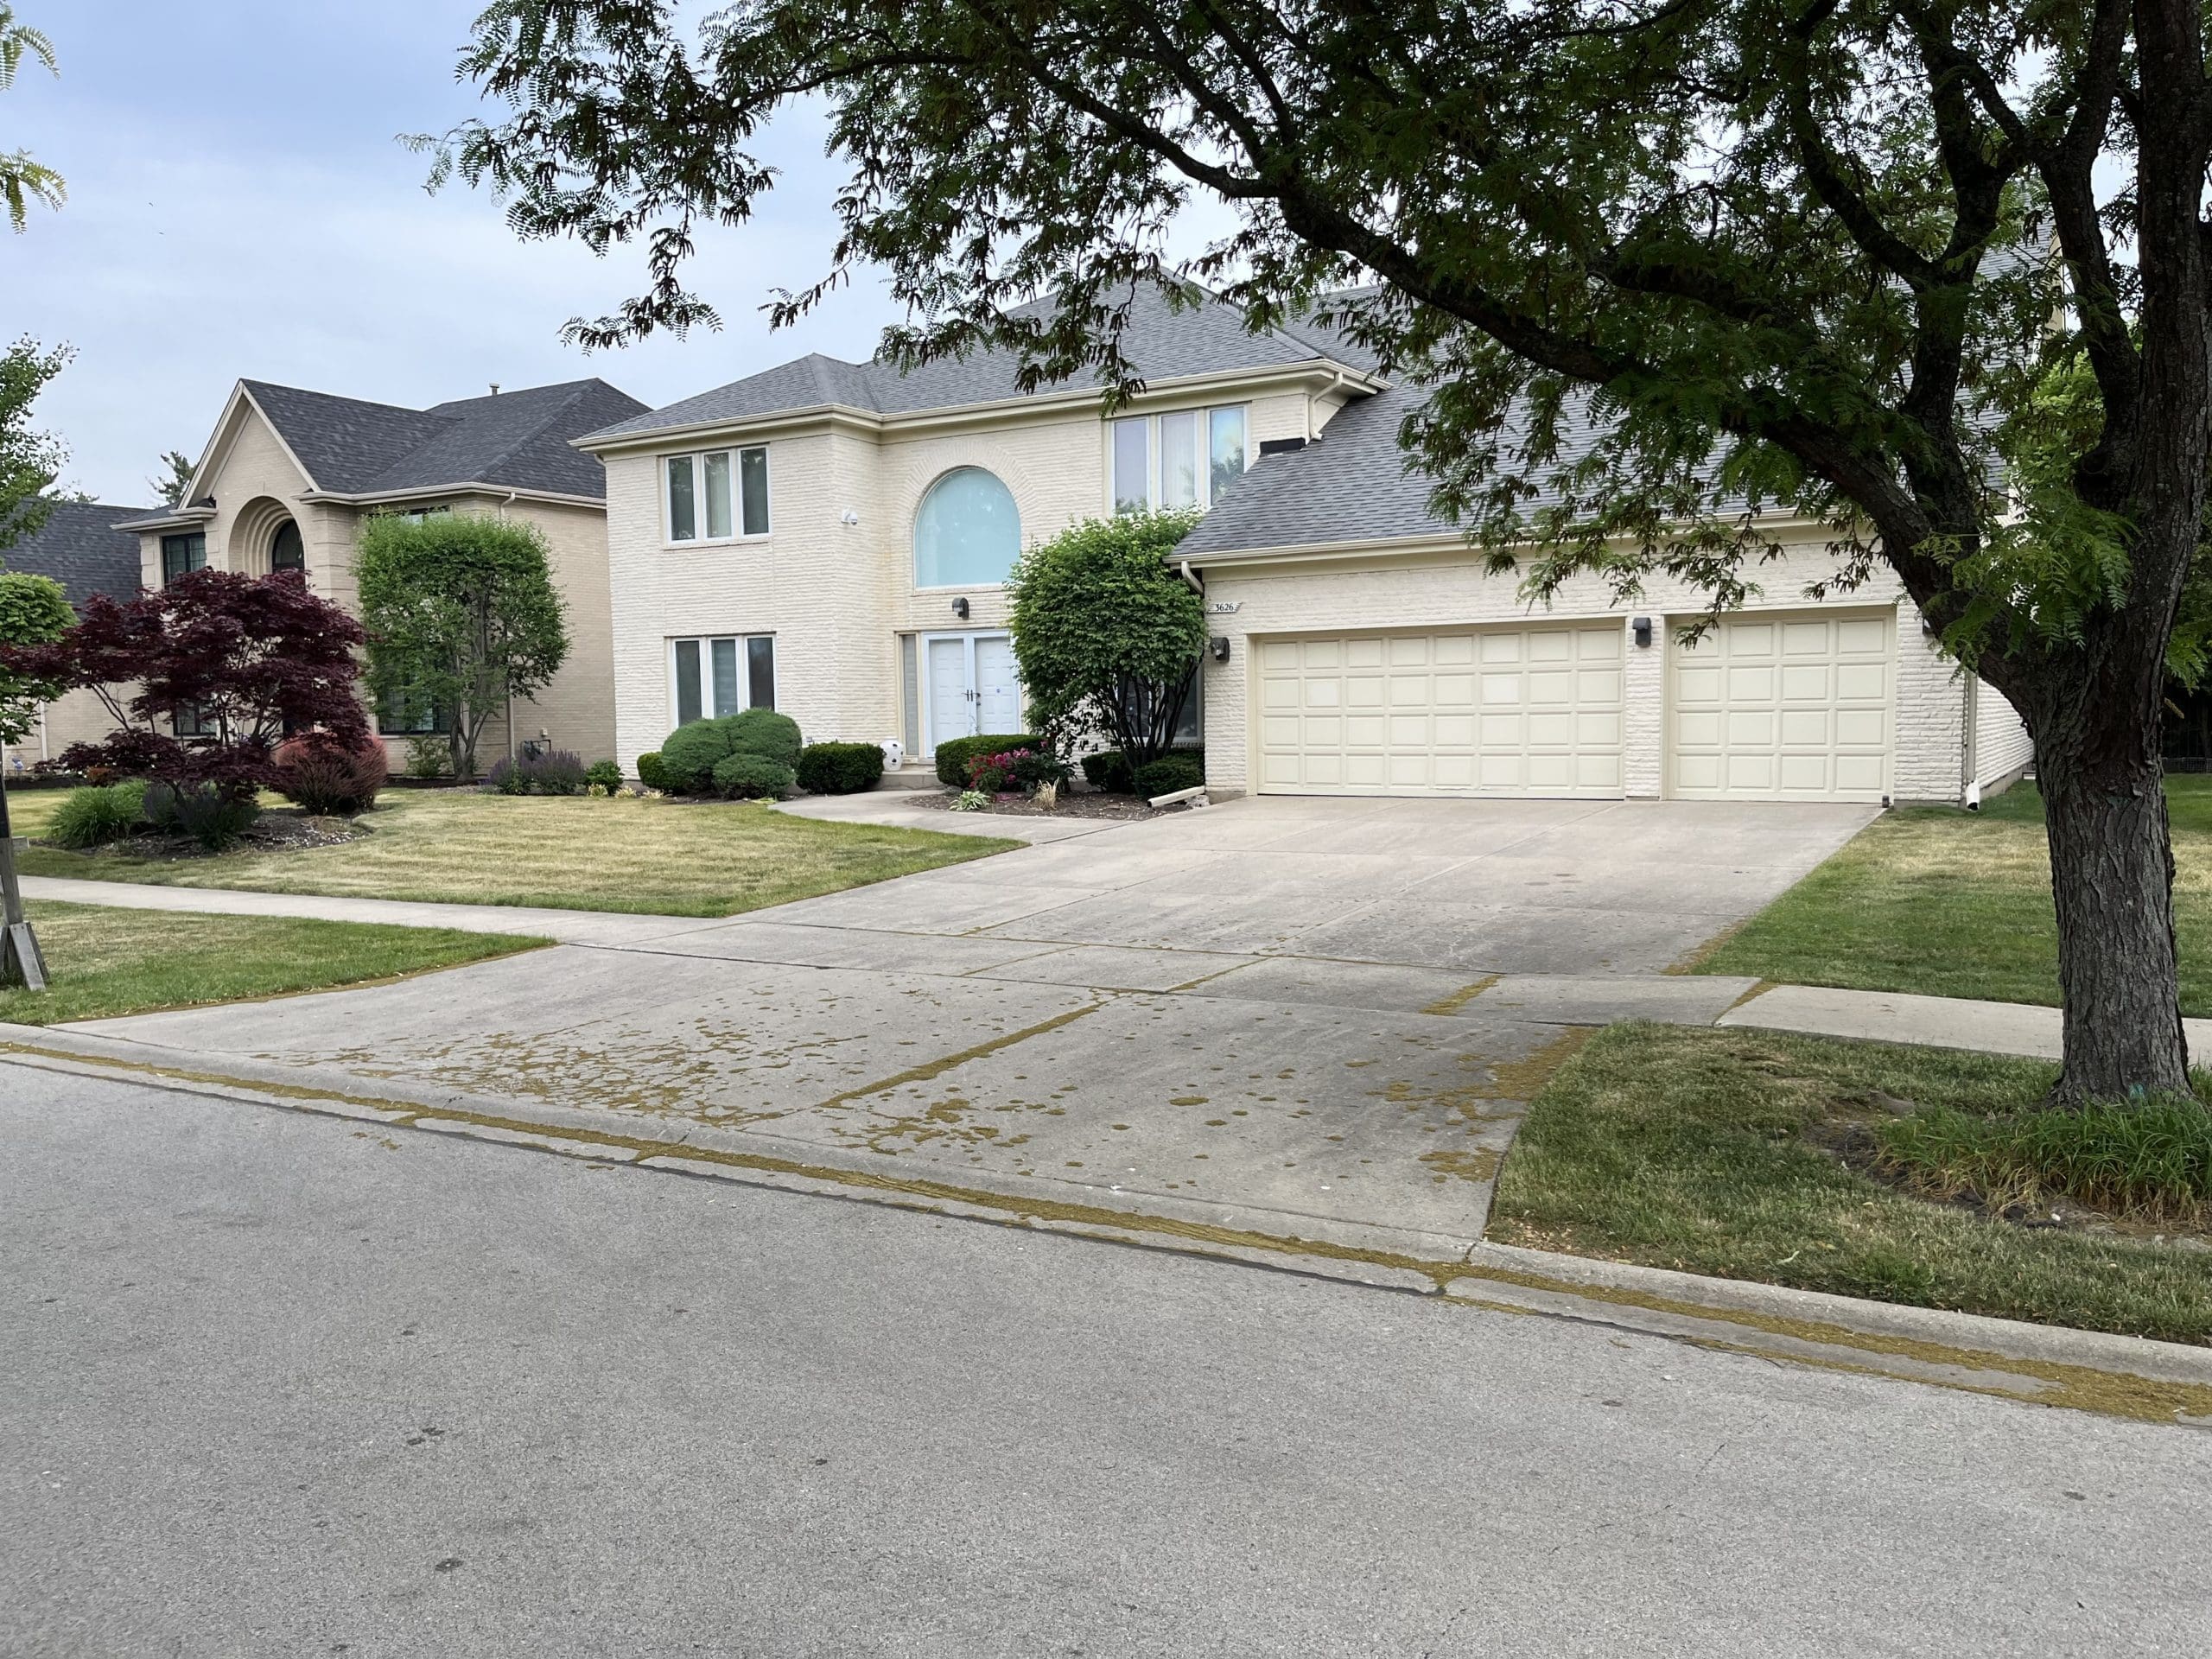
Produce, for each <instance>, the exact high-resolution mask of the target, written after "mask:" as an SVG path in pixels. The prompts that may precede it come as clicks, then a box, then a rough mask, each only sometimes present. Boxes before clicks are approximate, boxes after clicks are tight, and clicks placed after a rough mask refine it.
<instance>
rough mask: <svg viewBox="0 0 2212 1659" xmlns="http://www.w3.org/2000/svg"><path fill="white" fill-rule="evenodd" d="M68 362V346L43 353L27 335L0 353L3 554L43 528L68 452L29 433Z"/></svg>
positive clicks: (0, 527)
mask: <svg viewBox="0 0 2212 1659" xmlns="http://www.w3.org/2000/svg"><path fill="white" fill-rule="evenodd" d="M68 361H69V350H68V348H67V346H57V347H55V348H54V350H53V351H50V352H48V351H42V350H41V349H40V347H39V344H38V342H37V341H36V340H32V339H30V338H29V336H28V335H26V336H25V337H24V338H22V339H21V340H17V341H16V343H15V344H14V345H13V346H10V347H8V349H7V350H6V351H5V352H0V552H4V551H5V550H7V549H9V548H11V547H13V546H15V545H16V543H18V542H20V541H22V540H23V539H24V538H25V537H29V536H32V535H35V534H36V533H37V532H38V531H40V530H41V529H42V528H43V527H44V526H45V524H46V519H47V513H48V505H47V497H46V492H47V489H48V486H50V485H51V484H52V483H53V482H54V477H55V475H56V474H58V473H60V470H61V463H62V461H63V460H64V458H65V452H64V451H63V449H62V448H61V444H60V441H59V440H57V439H55V438H54V437H53V436H51V435H48V434H47V433H44V432H34V431H33V430H31V427H30V413H31V405H32V404H35V403H36V402H37V401H38V395H39V393H40V392H41V391H45V390H46V384H47V382H48V381H49V380H51V379H53V378H54V376H55V375H57V374H59V373H60V372H61V371H62V369H63V368H64V367H65V366H66V365H67V363H68Z"/></svg>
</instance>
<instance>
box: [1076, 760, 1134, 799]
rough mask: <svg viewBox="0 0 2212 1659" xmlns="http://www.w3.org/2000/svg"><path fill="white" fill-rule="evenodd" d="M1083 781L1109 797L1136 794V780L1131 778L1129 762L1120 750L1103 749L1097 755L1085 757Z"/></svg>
mask: <svg viewBox="0 0 2212 1659" xmlns="http://www.w3.org/2000/svg"><path fill="white" fill-rule="evenodd" d="M1083 780H1084V782H1085V783H1087V784H1089V785H1090V786H1091V787H1092V788H1093V789H1096V790H1103V791H1104V792H1105V793H1107V794H1109V795H1134V794H1135V792H1136V787H1137V785H1136V779H1134V778H1132V777H1130V776H1129V763H1128V760H1127V758H1126V757H1124V756H1123V755H1122V752H1121V751H1120V750H1119V749H1101V750H1100V751H1099V752H1098V753H1096V754H1086V755H1084V757H1083Z"/></svg>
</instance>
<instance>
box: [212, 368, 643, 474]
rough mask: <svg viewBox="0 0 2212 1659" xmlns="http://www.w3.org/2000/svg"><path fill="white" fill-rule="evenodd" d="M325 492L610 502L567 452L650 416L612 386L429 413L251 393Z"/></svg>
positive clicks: (595, 466) (596, 384) (572, 386)
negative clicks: (523, 493) (466, 487)
mask: <svg viewBox="0 0 2212 1659" xmlns="http://www.w3.org/2000/svg"><path fill="white" fill-rule="evenodd" d="M243 384H244V385H245V389H246V391H248V392H249V393H251V396H252V397H253V400H254V402H255V403H256V404H258V405H259V406H260V408H261V410H262V412H263V413H264V414H265V415H266V416H268V417H269V419H270V423H271V424H272V425H274V426H275V427H276V428H277V431H278V432H279V433H280V434H281V435H283V440H284V442H286V443H287V444H288V445H289V446H290V448H291V450H292V453H293V454H296V455H297V456H298V457H299V458H300V464H301V465H302V467H306V468H307V469H308V476H309V479H310V480H311V481H312V482H313V484H314V485H315V487H316V488H317V489H320V490H329V491H334V492H336V493H340V494H344V495H369V494H377V493H383V492H385V491H390V490H417V489H421V490H434V489H440V488H443V487H446V486H450V485H457V484H504V485H505V486H508V487H509V488H510V489H524V490H543V491H548V492H550V493H555V494H560V495H582V496H594V497H604V496H605V495H606V493H607V476H606V470H605V469H604V468H603V467H601V465H600V463H599V461H597V460H596V459H595V458H594V457H593V456H590V455H588V454H582V453H581V452H579V451H577V450H575V449H573V448H570V447H569V439H571V438H575V437H580V436H582V435H583V434H584V433H586V432H589V431H591V430H593V429H594V428H597V427H601V426H604V425H606V424H607V423H608V422H609V421H617V420H622V419H625V418H626V417H628V416H633V415H636V414H638V413H639V412H640V411H641V410H644V408H645V405H644V404H641V403H639V401H638V400H637V399H636V398H634V397H630V396H629V395H628V394H627V393H626V392H622V391H617V390H616V389H615V388H614V387H613V386H610V385H607V382H605V381H604V380H596V379H594V380H569V381H563V383H561V384H560V385H550V386H527V387H524V388H523V389H522V390H521V391H508V392H500V393H499V394H497V395H495V396H491V397H464V398H459V399H456V400H455V401H454V402H451V403H444V404H435V405H434V406H432V407H431V408H429V409H401V408H398V407H396V406H395V405H393V404H372V403H365V402H363V401H362V400H361V399H359V398H357V397H334V396H332V395H331V394H330V393H328V392H323V391H302V390H301V389H300V388H299V387H296V386H278V385H270V383H269V382H267V381H265V380H248V381H245V382H244V383H243Z"/></svg>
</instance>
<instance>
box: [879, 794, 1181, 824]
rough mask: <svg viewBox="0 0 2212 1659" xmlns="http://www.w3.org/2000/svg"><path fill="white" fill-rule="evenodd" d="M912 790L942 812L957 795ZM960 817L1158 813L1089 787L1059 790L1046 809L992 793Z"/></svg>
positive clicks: (1019, 798) (1029, 801) (1023, 797)
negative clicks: (988, 801) (983, 804)
mask: <svg viewBox="0 0 2212 1659" xmlns="http://www.w3.org/2000/svg"><path fill="white" fill-rule="evenodd" d="M912 796H913V802H914V804H915V805H916V806H922V807H929V808H931V809H933V810H938V811H944V812H950V810H952V804H953V802H954V801H956V800H957V799H958V798H959V797H958V796H957V795H954V794H952V793H951V792H950V791H946V792H944V793H939V792H938V791H936V790H933V789H918V790H914V791H912ZM1166 810H1168V811H1171V812H1173V811H1180V810H1182V809H1181V808H1179V807H1169V808H1167V809H1166ZM961 816H962V817H978V818H980V817H1012V818H1154V817H1159V816H1160V814H1159V813H1157V812H1154V810H1152V809H1151V808H1150V807H1149V806H1147V805H1146V804H1144V802H1142V801H1141V800H1139V799H1138V798H1136V797H1135V796H1134V795H1109V794H1106V793H1104V792H1103V791H1099V790H1095V789H1092V790H1085V791H1082V792H1081V793H1079V794H1077V793H1071V792H1069V791H1061V794H1060V798H1059V799H1058V800H1057V801H1055V802H1054V803H1053V804H1052V808H1051V810H1046V808H1044V807H1041V806H1039V805H1038V804H1037V802H1036V800H1035V798H1033V797H1031V796H1027V795H995V796H993V797H992V798H991V804H990V805H989V806H988V808H987V809H985V810H984V811H982V812H974V813H963V814H962V815H961Z"/></svg>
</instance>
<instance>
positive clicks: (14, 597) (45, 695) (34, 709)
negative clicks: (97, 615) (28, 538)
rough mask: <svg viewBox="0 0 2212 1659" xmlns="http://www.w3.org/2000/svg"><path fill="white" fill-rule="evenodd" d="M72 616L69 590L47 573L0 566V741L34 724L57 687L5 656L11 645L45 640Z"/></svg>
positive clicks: (17, 738) (21, 735) (15, 738)
mask: <svg viewBox="0 0 2212 1659" xmlns="http://www.w3.org/2000/svg"><path fill="white" fill-rule="evenodd" d="M76 620H77V613H76V612H75V611H74V610H73V609H72V608H71V607H70V604H69V595H68V594H66V593H64V592H63V591H62V588H61V584H60V582H56V581H54V579H53V578H52V577H51V576H34V575H29V574H27V573H25V572H23V571H21V570H0V742H7V743H20V742H22V741H23V739H25V738H26V737H28V736H29V735H30V734H31V733H32V732H33V731H35V729H36V728H37V726H38V711H39V706H40V705H41V703H47V702H53V701H54V698H56V697H58V696H60V695H61V692H62V689H63V688H62V686H61V684H60V682H59V681H57V680H54V679H52V678H50V677H45V676H42V675H38V674H32V673H23V672H19V671H16V669H15V668H14V667H12V666H10V664H9V663H8V661H7V658H6V653H5V649H4V648H5V647H7V646H10V645H52V644H54V642H55V641H56V640H58V639H60V638H61V636H62V635H63V634H65V633H67V632H69V629H70V628H71V626H73V625H74V623H75V622H76Z"/></svg>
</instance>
